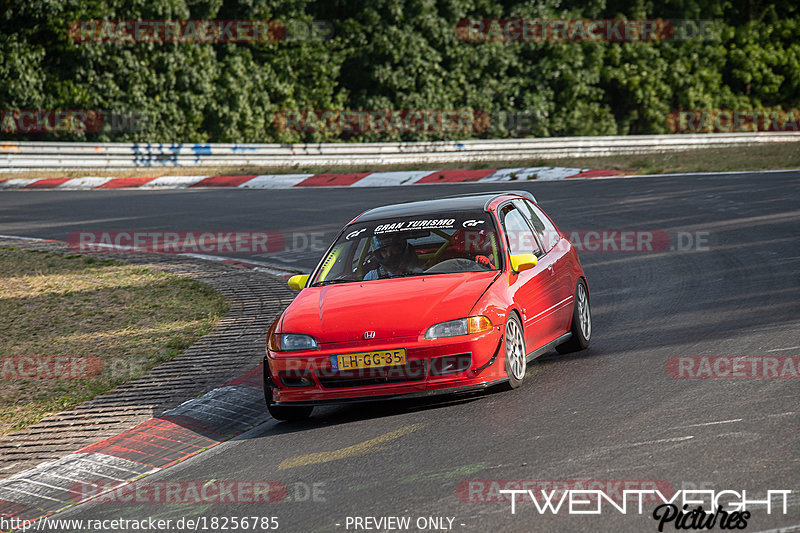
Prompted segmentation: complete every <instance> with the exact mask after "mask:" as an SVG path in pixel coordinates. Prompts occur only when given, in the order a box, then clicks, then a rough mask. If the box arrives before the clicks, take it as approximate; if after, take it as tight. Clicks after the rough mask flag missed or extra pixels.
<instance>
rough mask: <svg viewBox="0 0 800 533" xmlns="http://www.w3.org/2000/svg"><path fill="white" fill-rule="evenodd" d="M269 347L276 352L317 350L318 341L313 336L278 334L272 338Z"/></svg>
mask: <svg viewBox="0 0 800 533" xmlns="http://www.w3.org/2000/svg"><path fill="white" fill-rule="evenodd" d="M269 347H270V349H272V350H275V351H276V352H291V351H294V350H314V349H316V348H317V341H316V339H315V338H314V337H312V336H311V335H301V334H299V333H276V334H274V335H272V337H271V338H270V340H269Z"/></svg>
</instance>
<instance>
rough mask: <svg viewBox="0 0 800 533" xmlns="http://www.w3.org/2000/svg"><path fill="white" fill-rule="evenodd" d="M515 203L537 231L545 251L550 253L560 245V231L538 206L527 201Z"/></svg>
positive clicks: (516, 201)
mask: <svg viewBox="0 0 800 533" xmlns="http://www.w3.org/2000/svg"><path fill="white" fill-rule="evenodd" d="M513 203H514V205H515V206H517V208H519V210H520V211H521V212H522V213H523V214H524V215H525V218H527V219H528V222H530V223H531V226H533V229H534V230H536V233H537V234H538V235H539V241H540V242H541V243H542V246H544V248H545V250H547V251H548V252H549V251H550V250H552V249H553V247H554V246H555V245H556V244H558V240H559V236H558V230H557V229H556V227H555V226H554V225H553V223H552V222H550V219H549V218H547V215H545V214H544V213H543V212H542V210H541V209H539V208H538V207H537V206H536V205H534V204H533V203H531V202H529V201H527V200H514V202H513Z"/></svg>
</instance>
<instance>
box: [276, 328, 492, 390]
mask: <svg viewBox="0 0 800 533" xmlns="http://www.w3.org/2000/svg"><path fill="white" fill-rule="evenodd" d="M502 341H503V334H502V329H500V328H498V327H495V328H493V329H492V330H490V331H488V332H485V333H481V334H477V335H472V336H463V337H451V338H446V339H437V340H427V339H416V338H415V339H387V340H382V341H380V340H379V341H370V343H369V344H366V343H349V344H339V345H333V346H330V345H329V346H326V345H322V346H321V348H320V349H319V350H313V351H307V352H302V353H298V352H272V351H270V350H267V356H266V357H265V359H264V386H265V392H266V393H267V394H270V393H271V400H272V402H273V403H274V404H276V405H281V404H285V405H289V404H291V405H320V404H337V403H351V402H358V401H367V400H382V399H392V398H400V397H403V398H409V397H420V396H429V395H433V394H446V393H452V392H463V391H471V390H480V389H484V388H486V387H487V386H490V385H493V384H495V383H499V382H501V381H503V380H505V379H506V374H505V368H504V364H503V363H502V361H503V360H504V358H503V355H502V346H503V342H502ZM399 348H404V349H405V350H406V364H405V365H400V366H393V367H382V368H380V369H364V370H351V371H341V372H339V371H334V370H332V367H331V356H335V355H342V354H347V353H353V352H365V351H372V350H376V351H377V350H394V349H399ZM498 360H499V361H501V363H500V364H496V363H497V361H498ZM267 389H271V390H267Z"/></svg>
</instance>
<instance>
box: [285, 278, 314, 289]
mask: <svg viewBox="0 0 800 533" xmlns="http://www.w3.org/2000/svg"><path fill="white" fill-rule="evenodd" d="M308 277H309V275H308V274H298V275H296V276H292V277H291V278H289V287H291V288H293V289H294V290H296V291H300V290H303V287H305V286H306V283H308Z"/></svg>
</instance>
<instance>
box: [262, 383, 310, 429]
mask: <svg viewBox="0 0 800 533" xmlns="http://www.w3.org/2000/svg"><path fill="white" fill-rule="evenodd" d="M265 392H266V394H264V399H265V400H266V402H267V411H269V414H270V415H271V416H272V418H274V419H275V420H280V421H281V422H294V421H297V420H305V419H306V418H308V417H309V416H311V411H313V410H314V408H313V407H311V406H310V405H275V403H274V402H273V401H272V397H271V396H272V394H271V392H272V391H271V390H268V391H265Z"/></svg>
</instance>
